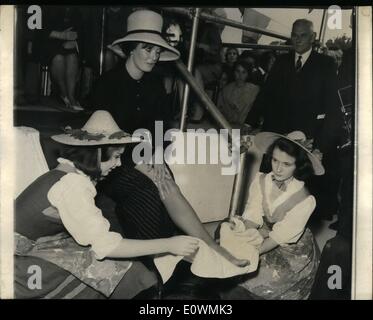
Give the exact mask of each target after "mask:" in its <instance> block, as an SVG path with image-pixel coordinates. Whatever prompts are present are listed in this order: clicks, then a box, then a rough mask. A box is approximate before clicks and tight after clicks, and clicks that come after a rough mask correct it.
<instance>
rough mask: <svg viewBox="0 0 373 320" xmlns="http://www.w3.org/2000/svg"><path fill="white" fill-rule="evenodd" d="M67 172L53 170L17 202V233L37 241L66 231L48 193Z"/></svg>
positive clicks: (30, 187)
mask: <svg viewBox="0 0 373 320" xmlns="http://www.w3.org/2000/svg"><path fill="white" fill-rule="evenodd" d="M65 174H66V172H64V171H60V170H57V169H54V170H51V171H49V172H47V173H45V174H43V175H42V176H40V177H39V178H37V179H36V180H35V181H34V182H33V183H32V184H30V185H29V186H28V187H27V188H26V189H25V190H24V191H23V192H22V193H21V194H20V195H19V196H18V197H17V199H16V200H15V231H16V232H18V233H19V234H21V235H23V236H25V237H27V238H29V239H30V240H36V239H38V238H40V237H45V236H51V235H55V234H57V233H60V232H63V231H66V229H65V227H64V226H63V224H62V221H61V219H59V218H58V212H57V209H56V208H54V207H53V206H52V205H51V203H50V202H49V200H48V197H47V195H48V192H49V190H50V189H51V188H52V186H53V185H54V184H55V183H56V182H58V181H59V180H60V179H61V178H62V177H63V176H64V175H65Z"/></svg>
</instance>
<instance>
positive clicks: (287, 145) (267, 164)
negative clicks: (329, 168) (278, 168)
mask: <svg viewBox="0 0 373 320" xmlns="http://www.w3.org/2000/svg"><path fill="white" fill-rule="evenodd" d="M276 147H277V148H279V149H280V150H281V151H283V152H286V153H287V154H288V155H289V156H291V157H293V158H295V171H294V174H293V176H294V178H296V179H298V180H301V181H305V180H307V179H308V178H309V177H310V176H311V175H313V174H314V170H313V167H312V163H311V161H310V159H309V158H308V156H307V152H306V151H305V150H304V149H302V148H301V147H299V146H298V145H296V144H295V143H293V142H291V141H289V140H288V139H285V138H279V139H277V140H276V141H275V142H273V143H272V144H271V145H270V146H269V147H268V150H267V152H266V157H265V158H264V169H263V171H264V172H270V171H272V163H271V162H272V156H273V150H274V149H275V148H276Z"/></svg>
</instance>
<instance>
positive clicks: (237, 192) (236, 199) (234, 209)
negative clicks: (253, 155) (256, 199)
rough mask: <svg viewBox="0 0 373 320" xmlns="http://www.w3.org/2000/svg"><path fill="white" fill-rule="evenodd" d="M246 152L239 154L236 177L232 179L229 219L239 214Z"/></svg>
mask: <svg viewBox="0 0 373 320" xmlns="http://www.w3.org/2000/svg"><path fill="white" fill-rule="evenodd" d="M246 159H247V152H243V153H241V154H240V167H239V171H238V172H237V174H236V176H235V177H234V183H233V190H232V197H231V204H230V208H229V218H232V217H233V216H234V215H237V214H238V215H239V214H240V212H239V211H240V209H241V205H242V197H243V185H244V182H245V168H246Z"/></svg>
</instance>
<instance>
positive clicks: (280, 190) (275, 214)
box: [226, 131, 324, 300]
mask: <svg viewBox="0 0 373 320" xmlns="http://www.w3.org/2000/svg"><path fill="white" fill-rule="evenodd" d="M254 142H255V144H256V146H257V147H258V148H259V149H260V150H261V151H262V152H263V153H266V154H267V157H266V159H265V161H267V162H268V163H267V165H269V168H270V169H269V170H268V171H269V172H268V173H258V174H257V175H256V177H255V179H254V181H253V182H252V184H251V186H250V191H249V192H250V193H249V199H248V201H247V204H246V207H245V210H244V213H243V215H242V219H243V221H244V224H245V226H246V228H255V229H257V230H258V231H259V233H260V234H261V235H262V237H263V242H262V245H261V246H260V249H259V254H260V255H261V257H260V258H261V259H260V265H259V268H258V270H257V272H255V273H253V274H250V275H248V276H245V278H244V279H243V281H242V282H241V283H240V284H239V287H236V288H235V289H233V290H231V291H230V292H229V293H228V294H227V295H228V296H227V297H226V298H233V299H234V298H242V297H243V296H245V295H246V296H247V297H254V298H262V299H297V300H298V299H306V298H307V297H308V295H309V293H310V289H311V287H312V284H313V281H314V277H315V273H316V270H317V267H318V260H319V251H318V248H317V245H316V243H315V241H314V238H313V235H312V234H311V232H310V230H309V229H307V228H306V224H307V221H308V219H309V217H310V216H311V214H312V212H313V211H314V209H315V207H316V201H315V198H314V197H313V196H312V195H311V194H309V192H308V190H307V188H306V187H305V182H304V181H305V180H306V179H307V178H308V177H309V176H311V175H312V174H315V175H322V174H324V168H323V166H322V164H321V161H320V156H319V155H318V154H317V153H316V152H312V140H307V139H306V137H305V135H304V134H303V133H302V132H300V131H295V132H292V133H290V134H288V135H287V136H283V135H280V134H276V133H271V132H262V133H259V134H257V135H256V136H255V140H254ZM245 289H246V290H247V291H246V292H245ZM247 293H249V294H247Z"/></svg>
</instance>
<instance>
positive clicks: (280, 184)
mask: <svg viewBox="0 0 373 320" xmlns="http://www.w3.org/2000/svg"><path fill="white" fill-rule="evenodd" d="M272 181H273V183H274V184H275V185H276V186H277V188H279V189H280V190H281V191H283V192H285V191H286V181H287V180H285V181H277V180H276V179H275V177H274V176H272Z"/></svg>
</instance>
